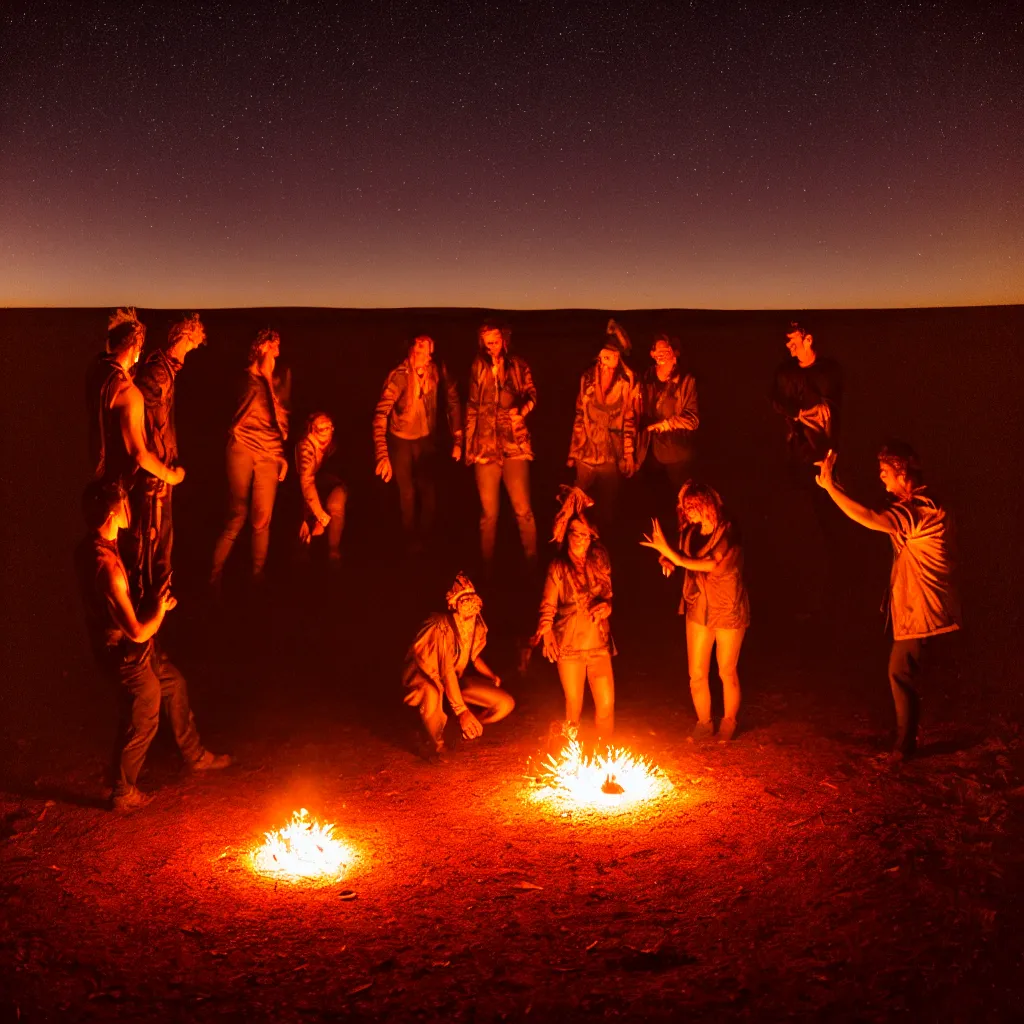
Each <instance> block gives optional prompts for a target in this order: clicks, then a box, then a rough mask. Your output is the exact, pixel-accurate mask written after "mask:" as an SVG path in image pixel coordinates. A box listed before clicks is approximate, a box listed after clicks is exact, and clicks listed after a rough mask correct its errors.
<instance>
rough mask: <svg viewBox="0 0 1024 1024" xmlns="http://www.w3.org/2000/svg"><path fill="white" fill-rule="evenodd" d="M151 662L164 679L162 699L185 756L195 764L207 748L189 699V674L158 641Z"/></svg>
mask: <svg viewBox="0 0 1024 1024" xmlns="http://www.w3.org/2000/svg"><path fill="white" fill-rule="evenodd" d="M151 664H152V669H153V672H154V674H155V675H156V677H157V679H158V680H159V681H160V699H161V703H162V704H163V707H164V709H165V710H166V712H167V717H168V719H169V721H170V724H171V731H172V732H173V733H174V740H175V742H176V743H177V744H178V749H179V750H180V751H181V756H182V758H183V759H184V761H185V763H186V764H194V763H195V762H196V761H198V760H199V759H200V758H201V757H202V756H203V754H204V753H205V750H204V749H203V745H202V743H200V741H199V732H198V730H197V729H196V721H195V717H194V716H193V714H192V708H191V707H190V706H189V702H188V687H187V685H186V684H185V677H184V676H183V675H182V674H181V673H180V672H179V671H178V669H177V667H176V666H175V665H174V664H173V662H172V661H171V660H170V658H168V657H167V655H166V654H164V652H163V651H162V650H160V649H159V648H158V647H156V646H155V645H154V649H153V654H152V657H151Z"/></svg>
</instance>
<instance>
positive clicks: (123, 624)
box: [101, 570, 175, 644]
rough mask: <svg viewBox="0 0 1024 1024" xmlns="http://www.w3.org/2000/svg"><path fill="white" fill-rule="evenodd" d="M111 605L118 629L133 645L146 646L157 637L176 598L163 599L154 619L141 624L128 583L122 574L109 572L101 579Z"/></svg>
mask: <svg viewBox="0 0 1024 1024" xmlns="http://www.w3.org/2000/svg"><path fill="white" fill-rule="evenodd" d="M101 579H102V581H103V586H104V589H105V590H106V594H107V601H108V602H109V604H110V611H111V614H112V615H113V618H114V621H115V622H116V623H117V625H118V628H119V629H120V630H121V631H122V632H123V633H124V635H125V636H126V637H128V639H129V640H131V641H132V642H133V643H137V644H144V643H145V642H146V641H147V640H149V639H151V638H152V637H154V636H156V633H157V631H158V630H159V629H160V626H161V625H162V624H163V621H164V614H165V613H166V612H167V610H168V609H170V608H173V607H174V603H175V602H174V598H172V597H169V596H167V597H162V598H161V599H160V602H159V604H158V605H157V609H156V613H155V614H154V615H153V616H152V618H149V619H146V620H145V621H144V622H140V621H139V620H138V617H137V616H136V614H135V609H134V608H133V607H132V602H131V598H130V597H129V595H128V581H127V580H126V579H125V578H124V574H123V573H121V572H112V571H110V570H107V571H106V572H105V573H104V575H103V576H102V577H101Z"/></svg>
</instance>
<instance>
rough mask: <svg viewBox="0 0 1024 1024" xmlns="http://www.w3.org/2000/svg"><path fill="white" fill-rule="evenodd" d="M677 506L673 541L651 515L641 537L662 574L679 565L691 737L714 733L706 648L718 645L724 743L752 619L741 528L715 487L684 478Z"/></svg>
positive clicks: (732, 725)
mask: <svg viewBox="0 0 1024 1024" xmlns="http://www.w3.org/2000/svg"><path fill="white" fill-rule="evenodd" d="M677 509H678V513H679V547H678V548H673V547H672V545H671V544H669V543H668V541H667V540H666V539H665V535H664V533H663V532H662V529H661V524H660V523H659V522H658V520H657V519H653V520H651V535H650V536H649V537H644V539H643V540H642V541H641V542H640V543H641V545H642V546H643V547H647V548H652V549H653V550H655V551H657V552H658V554H659V555H661V558H660V559H659V562H660V564H661V568H662V572H663V573H664V574H665V575H666V576H670V575H671V574H672V573H673V572H674V571H675V569H676V567H677V566H678V567H679V568H681V569H683V570H684V573H683V599H682V602H681V603H680V605H679V614H680V615H685V616H686V660H687V662H688V666H689V671H690V695H691V696H692V697H693V707H694V710H695V711H696V712H697V724H696V726H694V729H693V735H692V737H691V738H692V739H693V740H694V741H700V740H706V739H709V738H710V737H711V736H713V735H714V731H715V729H714V725H713V724H712V721H711V692H710V689H709V687H708V675H709V672H710V670H711V650H712V648H715V649H716V654H717V659H718V674H719V676H720V677H721V680H722V696H723V699H724V704H725V716H724V717H723V718H722V721H721V723H720V724H719V728H718V739H719V741H720V742H723V743H724V742H726V741H728V740H731V739H732V737H733V734H734V733H735V732H736V716H737V714H738V713H739V709H740V677H739V672H738V669H737V666H738V664H739V660H740V648H741V647H742V646H743V636H744V634H745V633H746V631H747V626H749V625H750V601H749V599H748V597H747V590H746V587H745V586H744V585H743V548H742V546H741V544H740V539H739V532H738V530H737V529H736V527H735V526H734V525H733V524H732V523H731V522H730V521H729V518H728V516H727V515H726V514H725V511H724V509H723V507H722V499H721V498H720V497H719V495H718V492H717V491H715V490H714V488H712V487H709V486H707V485H706V484H697V483H694V482H693V481H688V482H687V483H685V484H683V487H682V489H681V490H680V491H679V502H678V506H677Z"/></svg>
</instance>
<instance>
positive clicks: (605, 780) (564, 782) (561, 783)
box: [530, 736, 673, 812]
mask: <svg viewBox="0 0 1024 1024" xmlns="http://www.w3.org/2000/svg"><path fill="white" fill-rule="evenodd" d="M672 789H673V786H672V783H671V782H670V781H669V780H668V778H667V777H666V776H665V774H664V773H663V772H662V771H661V769H660V768H658V767H657V766H656V765H654V764H652V763H651V762H650V761H649V760H647V758H645V757H640V756H637V755H635V754H631V753H630V752H629V751H628V750H626V749H624V748H622V747H607V748H606V749H605V751H604V753H600V752H598V753H595V754H593V755H592V756H591V755H587V754H586V753H584V750H583V747H582V745H581V744H580V741H579V739H578V738H577V737H575V736H570V737H569V740H568V742H567V743H566V745H565V746H564V747H563V748H562V752H561V753H560V754H559V756H558V757H557V758H555V757H553V756H549V757H548V759H547V760H546V761H545V762H544V763H543V764H542V765H541V766H540V771H539V772H538V774H537V775H536V776H534V777H533V787H532V788H531V790H530V799H531V800H533V801H534V802H536V803H549V804H553V805H555V806H557V807H559V808H560V809H563V810H573V809H580V810H591V811H606V812H609V811H610V812H616V811H623V810H633V809H635V808H636V806H637V805H638V804H641V803H646V802H648V801H652V800H657V799H659V798H661V797H665V796H667V795H668V794H669V793H670V792H671V791H672Z"/></svg>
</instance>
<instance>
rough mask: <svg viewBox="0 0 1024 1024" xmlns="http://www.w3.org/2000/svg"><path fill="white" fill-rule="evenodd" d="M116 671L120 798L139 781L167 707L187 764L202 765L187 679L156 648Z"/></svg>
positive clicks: (116, 792)
mask: <svg viewBox="0 0 1024 1024" xmlns="http://www.w3.org/2000/svg"><path fill="white" fill-rule="evenodd" d="M114 671H115V674H116V678H117V683H118V686H119V690H120V703H121V724H120V728H119V739H118V753H117V763H116V764H115V766H114V796H120V795H123V794H125V793H127V792H129V791H130V790H131V788H132V787H133V786H135V785H136V782H137V781H138V778H139V772H140V771H141V769H142V762H143V761H144V760H145V758H146V752H147V751H148V750H149V745H150V744H151V743H152V742H153V737H154V736H156V731H157V726H158V725H159V724H160V708H161V706H162V707H163V708H164V711H165V713H166V714H167V717H168V720H169V721H170V725H171V729H172V731H173V732H174V739H175V742H176V743H177V744H178V749H179V750H180V751H181V756H182V757H183V758H184V759H185V761H186V762H188V763H191V762H193V761H198V760H199V758H201V757H202V756H203V754H204V753H205V751H204V750H203V745H202V744H201V743H200V741H199V733H198V731H197V730H196V723H195V719H194V717H193V716H192V709H191V708H190V707H189V702H188V688H187V687H186V685H185V678H184V676H182V674H181V673H180V672H179V671H178V669H177V668H175V666H174V665H173V664H172V663H171V661H170V659H169V658H168V657H167V655H166V654H164V653H163V651H162V650H160V648H159V647H158V646H157V645H156V644H154V645H153V648H152V650H151V652H150V654H149V656H148V657H146V658H144V659H143V660H142V661H141V662H140V663H137V664H126V665H122V666H121V667H120V668H117V669H115V670H114Z"/></svg>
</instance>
